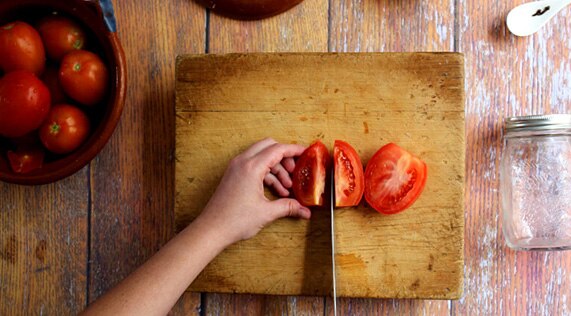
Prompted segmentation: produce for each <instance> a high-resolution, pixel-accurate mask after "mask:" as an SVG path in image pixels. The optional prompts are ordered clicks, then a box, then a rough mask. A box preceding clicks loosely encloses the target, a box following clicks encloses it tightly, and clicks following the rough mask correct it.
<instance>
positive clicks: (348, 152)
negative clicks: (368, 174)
mask: <svg viewBox="0 0 571 316" xmlns="http://www.w3.org/2000/svg"><path fill="white" fill-rule="evenodd" d="M333 161H334V168H335V206H338V207H343V206H355V205H358V204H359V202H361V198H362V197H363V190H364V189H365V178H364V176H363V164H362V163H361V159H360V158H359V155H358V154H357V152H356V151H355V149H353V147H351V145H349V144H348V143H346V142H344V141H341V140H336V141H335V147H334V148H333Z"/></svg>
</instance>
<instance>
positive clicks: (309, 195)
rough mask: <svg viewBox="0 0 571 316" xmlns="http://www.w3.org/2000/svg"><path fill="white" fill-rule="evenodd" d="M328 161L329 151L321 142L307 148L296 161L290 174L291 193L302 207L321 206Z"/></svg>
mask: <svg viewBox="0 0 571 316" xmlns="http://www.w3.org/2000/svg"><path fill="white" fill-rule="evenodd" d="M329 161H330V157H329V151H328V150H327V147H325V145H323V143H322V142H321V141H316V142H315V143H313V144H312V145H311V146H309V147H308V148H307V149H306V150H305V151H304V152H303V153H302V154H301V156H300V157H299V159H298V160H297V161H296V163H295V169H294V171H293V174H292V182H293V192H294V194H295V197H296V199H297V200H298V201H299V203H301V204H302V205H305V206H321V205H323V201H324V197H323V195H324V193H325V179H326V176H327V170H328V169H329V165H330V162H329Z"/></svg>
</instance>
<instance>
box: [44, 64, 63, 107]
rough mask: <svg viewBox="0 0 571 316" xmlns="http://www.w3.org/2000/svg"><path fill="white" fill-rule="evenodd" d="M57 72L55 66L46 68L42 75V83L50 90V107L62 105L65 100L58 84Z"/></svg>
mask: <svg viewBox="0 0 571 316" xmlns="http://www.w3.org/2000/svg"><path fill="white" fill-rule="evenodd" d="M58 73H59V70H58V68H56V67H55V66H48V67H47V68H46V71H44V74H43V75H42V82H43V83H44V84H45V85H46V87H47V88H48V90H50V96H51V98H52V103H51V104H52V105H55V104H60V103H64V102H65V101H66V99H67V97H66V96H65V93H64V92H63V87H62V86H61V83H60V82H59V75H58Z"/></svg>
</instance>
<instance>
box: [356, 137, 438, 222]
mask: <svg viewBox="0 0 571 316" xmlns="http://www.w3.org/2000/svg"><path fill="white" fill-rule="evenodd" d="M426 169H427V168H426V164H425V163H424V162H423V161H422V160H420V159H419V158H417V157H415V156H413V155H411V154H410V153H409V152H407V151H406V150H404V149H402V148H400V147H399V146H397V145H395V144H393V143H390V144H387V145H385V146H383V147H381V149H379V150H378V151H377V152H376V153H375V154H374V155H373V158H371V160H370V161H369V163H368V164H367V168H366V169H365V199H366V200H367V202H368V203H369V204H370V205H371V206H372V207H373V208H374V209H375V210H377V211H378V212H379V213H382V214H396V213H398V212H401V211H403V210H404V209H406V208H408V207H409V206H411V205H412V204H413V203H414V201H416V199H417V198H418V197H419V196H420V193H422V190H423V189H424V185H425V184H426Z"/></svg>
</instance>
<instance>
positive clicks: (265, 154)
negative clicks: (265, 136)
mask: <svg viewBox="0 0 571 316" xmlns="http://www.w3.org/2000/svg"><path fill="white" fill-rule="evenodd" d="M304 150H305V147H303V146H301V145H297V144H279V143H275V144H273V145H270V146H268V147H267V148H265V149H264V150H262V151H261V152H260V153H259V154H257V155H256V156H255V157H254V159H256V165H261V166H265V167H266V171H265V172H267V170H268V169H270V168H272V167H273V166H275V165H277V164H278V163H280V161H282V159H284V158H292V157H296V156H299V155H301V153H302V152H303V151H304Z"/></svg>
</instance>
